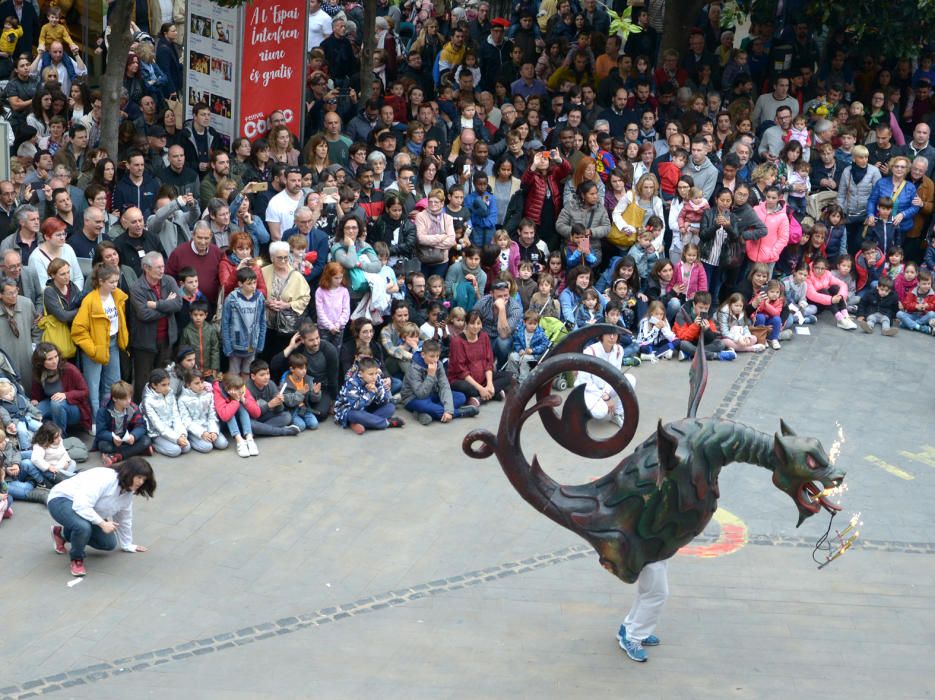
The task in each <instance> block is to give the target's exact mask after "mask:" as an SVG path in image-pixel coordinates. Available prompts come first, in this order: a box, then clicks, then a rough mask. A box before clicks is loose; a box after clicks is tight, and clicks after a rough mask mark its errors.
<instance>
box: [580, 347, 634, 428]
mask: <svg viewBox="0 0 935 700" xmlns="http://www.w3.org/2000/svg"><path fill="white" fill-rule="evenodd" d="M618 337H619V335H618V333H617V332H616V331H613V332H610V333H604V334H603V335H602V336H601V338H600V340H599V341H598V342H596V343H594V344H593V345H589V346H588V347H586V348H585V349H584V354H585V355H593V356H594V357H597V358H598V359H601V360H604V361H605V362H607V363H609V364H610V365H611V366H612V367H613V368H614V369H618V370H619V369H620V368H621V365H622V364H623V347H621V346H620V345H618V344H617V339H618ZM625 376H626V378H627V381H628V382H630V386H632V387H633V388H634V389H635V388H636V377H634V376H633V375H630V374H627V375H625ZM582 384H584V387H585V388H584V404H585V406H586V407H587V409H588V413H590V414H591V418H593V419H594V420H607V419H608V418H609V419H610V420H612V421H613V422H614V424H615V425H617V426H622V425H623V401H621V399H620V396H619V395H618V394H617V392H616V391H615V390H614V388H613V387H612V386H611V385H610V383H609V382H607V381H606V380H604V379H602V378H601V377H599V376H597V375H596V374H591V373H590V372H578V377H577V378H576V379H575V386H580V385H582Z"/></svg>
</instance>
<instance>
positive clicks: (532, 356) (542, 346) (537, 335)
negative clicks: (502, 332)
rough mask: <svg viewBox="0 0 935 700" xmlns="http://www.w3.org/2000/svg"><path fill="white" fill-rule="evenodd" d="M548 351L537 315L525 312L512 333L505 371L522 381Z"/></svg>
mask: <svg viewBox="0 0 935 700" xmlns="http://www.w3.org/2000/svg"><path fill="white" fill-rule="evenodd" d="M595 294H596V292H595ZM548 349H549V339H548V337H547V336H546V334H545V331H544V330H542V329H541V328H540V327H539V314H537V313H536V312H535V311H532V310H530V311H527V312H526V313H524V314H523V325H521V326H520V327H518V328H517V329H516V330H515V331H513V352H511V353H510V358H509V361H508V362H507V365H506V368H505V369H506V371H507V372H509V373H510V374H514V375H516V376H517V377H518V378H519V380H520V381H523V380H524V379H525V378H526V377H527V376H528V375H529V373H530V372H531V371H532V368H533V367H535V366H536V363H538V362H539V360H540V359H542V356H543V355H544V354H545V352H546V350H548Z"/></svg>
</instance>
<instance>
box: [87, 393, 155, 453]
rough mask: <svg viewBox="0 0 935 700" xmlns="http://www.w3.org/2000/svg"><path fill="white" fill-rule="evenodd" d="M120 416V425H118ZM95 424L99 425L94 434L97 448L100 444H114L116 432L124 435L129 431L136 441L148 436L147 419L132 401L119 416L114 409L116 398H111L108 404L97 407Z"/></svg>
mask: <svg viewBox="0 0 935 700" xmlns="http://www.w3.org/2000/svg"><path fill="white" fill-rule="evenodd" d="M118 417H119V418H120V425H117V419H118ZM94 424H95V426H96V427H97V434H96V435H95V436H94V447H95V448H99V446H100V445H113V443H114V432H116V433H117V434H118V435H124V434H125V433H126V432H127V431H129V432H130V434H131V435H132V436H133V439H134V440H135V441H136V442H139V441H140V440H142V439H143V438H144V437H146V421H144V420H143V414H142V413H141V412H140V408H139V406H137V405H136V404H135V403H131V404H130V405H129V406H128V407H127V410H126V412H125V413H122V414H119V416H118V414H117V412H116V410H114V400H113V399H111V400H110V401H108V402H107V405H106V406H101V407H100V408H98V409H97V415H95V416H94Z"/></svg>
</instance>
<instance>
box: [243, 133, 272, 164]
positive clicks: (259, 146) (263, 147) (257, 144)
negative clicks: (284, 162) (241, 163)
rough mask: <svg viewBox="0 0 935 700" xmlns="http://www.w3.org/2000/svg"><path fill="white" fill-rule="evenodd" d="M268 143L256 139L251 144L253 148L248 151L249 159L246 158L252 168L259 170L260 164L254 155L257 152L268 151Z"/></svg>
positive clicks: (264, 140)
mask: <svg viewBox="0 0 935 700" xmlns="http://www.w3.org/2000/svg"><path fill="white" fill-rule="evenodd" d="M268 150H269V142H268V141H267V140H266V139H257V140H256V141H254V142H253V147H252V148H251V149H250V157H249V158H247V162H248V163H250V165H252V166H253V167H254V168H257V169H259V167H260V163H259V161H257V158H256V154H257V153H258V152H259V151H268Z"/></svg>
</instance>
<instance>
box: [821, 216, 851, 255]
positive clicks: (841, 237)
mask: <svg viewBox="0 0 935 700" xmlns="http://www.w3.org/2000/svg"><path fill="white" fill-rule="evenodd" d="M827 226H828V242H827V243H825V251H826V252H827V253H828V257H829V258H831V259H832V260H833V259H835V258H839V257H841V256H842V255H845V254H846V253H847V227H846V226H844V225H841V226H832V225H830V224H827Z"/></svg>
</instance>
